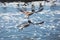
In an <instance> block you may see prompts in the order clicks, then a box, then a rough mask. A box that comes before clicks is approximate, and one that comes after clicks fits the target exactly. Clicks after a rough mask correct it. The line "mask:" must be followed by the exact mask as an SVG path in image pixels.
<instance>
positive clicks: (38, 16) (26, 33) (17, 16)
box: [0, 3, 60, 40]
mask: <svg viewBox="0 0 60 40" xmlns="http://www.w3.org/2000/svg"><path fill="white" fill-rule="evenodd" d="M22 6H23V4H20V6H19V8H20V9H21V8H22ZM26 10H27V11H31V4H30V3H29V5H28V6H26ZM37 10H39V8H38V5H37V6H36V5H35V11H37ZM59 11H60V5H53V6H46V5H44V10H43V11H41V12H38V13H34V14H33V15H31V16H29V19H30V20H31V21H32V22H33V23H37V22H42V21H44V23H43V24H40V25H33V24H30V25H29V26H28V27H26V28H24V29H23V30H20V29H19V28H18V27H17V25H19V24H22V23H24V22H27V21H28V19H26V18H25V14H23V13H22V12H20V11H19V9H18V8H17V7H13V6H11V7H10V6H7V7H4V6H2V5H0V40H60V12H59Z"/></svg>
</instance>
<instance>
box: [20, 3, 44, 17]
mask: <svg viewBox="0 0 60 40" xmlns="http://www.w3.org/2000/svg"><path fill="white" fill-rule="evenodd" d="M32 6H34V5H32ZM43 9H44V8H43V6H42V5H41V4H40V7H39V10H38V11H35V10H34V8H33V7H32V12H29V11H24V10H21V9H20V11H21V12H22V13H23V14H25V15H26V16H25V18H29V16H31V15H32V14H34V13H37V12H41V11H42V10H43Z"/></svg>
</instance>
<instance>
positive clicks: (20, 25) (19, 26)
mask: <svg viewBox="0 0 60 40" xmlns="http://www.w3.org/2000/svg"><path fill="white" fill-rule="evenodd" d="M43 23H44V21H42V22H39V23H32V22H31V20H28V22H25V23H23V24H19V25H18V26H17V27H18V28H19V29H20V30H23V29H24V28H26V27H29V25H30V24H33V25H39V24H43Z"/></svg>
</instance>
